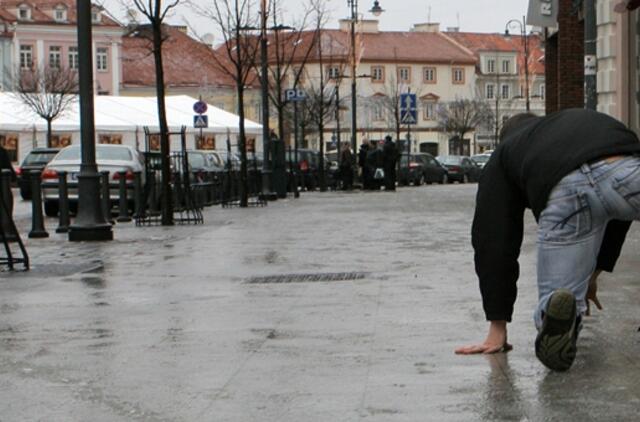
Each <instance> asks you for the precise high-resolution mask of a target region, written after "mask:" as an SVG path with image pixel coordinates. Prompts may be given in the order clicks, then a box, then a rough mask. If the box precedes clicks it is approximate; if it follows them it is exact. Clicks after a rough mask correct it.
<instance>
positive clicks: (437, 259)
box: [0, 184, 640, 422]
mask: <svg viewBox="0 0 640 422" xmlns="http://www.w3.org/2000/svg"><path fill="white" fill-rule="evenodd" d="M475 191H476V185H475V184H469V185H457V184H456V185H447V186H439V185H433V186H423V187H418V188H413V187H412V188H403V189H399V190H398V192H396V193H385V192H376V193H366V194H365V193H361V192H356V193H325V194H320V193H311V194H305V193H303V195H302V197H301V198H300V199H298V200H294V199H288V200H280V201H277V202H275V203H271V204H269V206H268V207H266V208H253V209H245V210H241V209H222V208H220V207H214V208H208V209H207V210H206V211H205V225H204V226H176V227H172V228H162V227H151V228H137V227H135V226H134V224H133V223H127V224H120V225H117V226H116V227H115V232H114V233H115V238H116V240H115V241H113V242H110V243H88V244H72V243H69V242H67V241H66V236H65V235H59V234H55V227H56V225H57V224H56V221H55V220H51V219H48V220H47V229H48V230H49V232H50V234H51V237H50V238H49V239H39V240H36V239H33V240H30V239H26V243H27V247H28V250H29V252H30V255H31V260H32V262H33V270H32V271H31V272H29V273H13V274H9V273H6V272H4V273H0V397H1V400H0V420H1V421H2V422H12V421H49V422H50V421H94V422H102V421H104V422H113V421H216V422H218V421H220V422H223V421H234V422H236V421H237V422H252V421H256V422H266V421H274V422H275V421H277V422H284V421H291V422H315V421H317V422H334V421H381V422H382V421H384V422H386V421H437V422H441V421H460V422H468V421H581V422H583V421H636V420H638V414H640V359H638V356H639V349H640V332H638V326H639V325H640V307H639V306H638V305H639V304H640V283H638V281H640V280H638V278H639V277H638V270H639V269H640V255H638V251H639V250H640V247H639V242H640V231H639V230H638V225H635V226H634V227H632V230H631V232H630V235H629V239H628V240H627V243H626V245H625V249H624V251H623V256H622V257H621V259H620V262H619V266H618V270H617V272H616V273H615V275H609V274H607V275H605V276H603V277H602V281H601V294H600V296H601V301H602V303H603V305H604V307H605V309H604V311H601V312H597V311H596V312H595V315H594V316H592V317H590V318H588V319H587V320H586V321H585V329H584V330H583V332H582V334H581V337H580V339H579V350H578V357H577V359H576V362H575V364H574V366H573V367H572V368H571V370H570V371H569V372H567V373H562V374H559V373H551V372H549V371H548V370H547V369H545V368H544V367H543V366H542V365H541V364H540V363H539V362H538V361H537V359H536V358H535V355H534V349H533V341H534V337H535V329H534V327H533V323H532V318H531V316H532V312H533V309H534V305H535V303H536V288H535V278H534V275H535V222H534V221H533V218H532V217H531V215H530V213H529V215H528V217H527V224H526V235H525V242H524V245H523V248H522V258H521V273H522V277H521V280H520V282H519V300H518V302H517V304H516V311H515V315H514V322H513V323H512V324H511V325H510V326H509V329H510V331H509V340H510V342H511V343H513V346H514V350H513V351H512V352H510V353H508V354H497V355H491V356H456V355H454V353H453V350H454V348H455V347H456V346H460V345H463V344H467V343H470V342H476V341H480V340H482V339H484V336H485V334H486V329H487V323H486V322H485V321H484V315H483V312H482V307H481V303H480V294H479V291H478V285H477V280H476V278H475V274H474V269H473V251H472V248H471V245H470V225H471V219H472V215H473V204H474V195H475ZM28 207H29V204H28V203H24V202H20V201H18V203H17V204H16V214H17V216H18V217H17V220H18V222H19V225H20V226H21V227H22V228H23V229H25V231H24V232H23V233H24V234H25V236H24V237H25V238H26V232H27V231H28V229H29V227H30V226H29V224H30V223H29V220H28V217H27V216H28V214H29V212H28V209H29V208H28ZM83 271H84V272H83ZM329 273H331V274H335V273H349V274H347V275H342V276H340V275H334V276H333V278H334V280H332V281H313V280H314V279H318V278H322V277H323V276H325V275H326V274H329ZM353 273H358V274H353ZM292 274H307V275H313V277H312V276H308V277H306V279H304V280H302V279H299V280H296V279H295V278H294V277H289V278H287V277H285V276H289V275H292ZM268 276H278V277H273V278H266V277H268ZM351 276H353V277H351ZM256 277H257V278H256ZM314 277H315V278H314ZM341 278H355V279H354V280H343V279H341ZM250 281H253V282H250ZM274 281H275V282H274Z"/></svg>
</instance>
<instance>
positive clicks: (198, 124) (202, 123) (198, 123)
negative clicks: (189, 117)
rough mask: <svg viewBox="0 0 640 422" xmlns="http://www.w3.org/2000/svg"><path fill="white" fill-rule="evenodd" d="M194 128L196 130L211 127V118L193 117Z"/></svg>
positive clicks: (200, 115) (199, 115)
mask: <svg viewBox="0 0 640 422" xmlns="http://www.w3.org/2000/svg"><path fill="white" fill-rule="evenodd" d="M193 127H195V128H196V129H202V128H205V127H209V116H203V115H202V114H198V115H197V116H193Z"/></svg>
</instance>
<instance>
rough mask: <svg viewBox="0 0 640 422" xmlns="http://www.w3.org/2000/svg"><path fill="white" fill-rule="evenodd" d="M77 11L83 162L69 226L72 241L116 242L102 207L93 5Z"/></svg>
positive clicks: (80, 6)
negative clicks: (76, 204) (93, 43)
mask: <svg viewBox="0 0 640 422" xmlns="http://www.w3.org/2000/svg"><path fill="white" fill-rule="evenodd" d="M77 8H78V9H77V19H78V24H77V26H78V56H79V57H80V60H79V68H78V85H79V92H80V133H81V141H80V142H81V143H80V147H81V155H82V160H81V164H80V174H79V175H78V215H77V217H76V221H75V222H74V224H73V225H71V227H69V240H70V241H83V240H113V231H112V229H111V224H109V223H108V222H107V221H106V219H105V216H104V215H103V213H102V207H101V206H100V175H99V174H98V166H97V164H96V143H95V122H94V115H93V114H94V108H93V70H92V66H93V58H92V57H93V56H92V52H91V48H92V47H91V44H92V36H91V22H92V21H91V2H88V1H85V0H77Z"/></svg>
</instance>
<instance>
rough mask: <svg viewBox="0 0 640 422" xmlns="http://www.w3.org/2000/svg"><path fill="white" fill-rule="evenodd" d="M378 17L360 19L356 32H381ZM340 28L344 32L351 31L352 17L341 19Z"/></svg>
mask: <svg viewBox="0 0 640 422" xmlns="http://www.w3.org/2000/svg"><path fill="white" fill-rule="evenodd" d="M378 22H379V21H378V20H377V19H360V20H358V23H357V24H356V32H361V33H365V34H377V33H378V32H380V29H379V28H378ZM340 30H341V31H344V32H349V31H351V19H340Z"/></svg>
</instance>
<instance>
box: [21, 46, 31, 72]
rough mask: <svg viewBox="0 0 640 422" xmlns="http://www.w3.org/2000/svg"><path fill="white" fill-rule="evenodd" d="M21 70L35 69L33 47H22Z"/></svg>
mask: <svg viewBox="0 0 640 422" xmlns="http://www.w3.org/2000/svg"><path fill="white" fill-rule="evenodd" d="M20 68H22V69H31V68H33V46H31V45H21V46H20Z"/></svg>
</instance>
